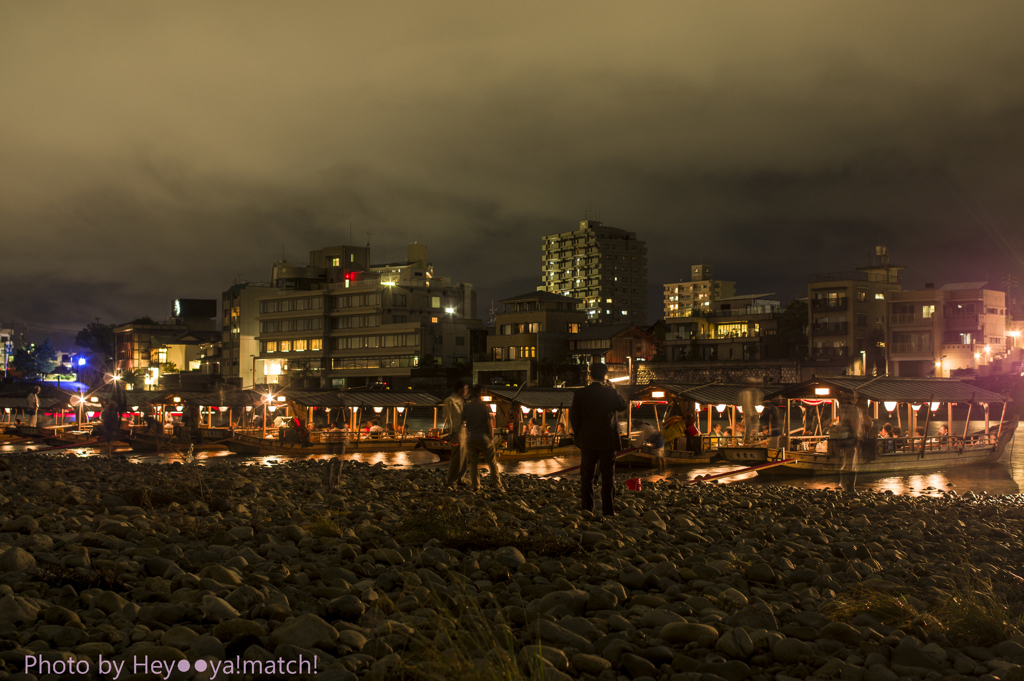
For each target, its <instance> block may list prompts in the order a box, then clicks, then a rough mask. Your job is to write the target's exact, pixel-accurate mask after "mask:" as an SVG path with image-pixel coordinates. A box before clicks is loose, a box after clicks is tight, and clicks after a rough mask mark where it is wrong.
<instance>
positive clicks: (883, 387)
mask: <svg viewBox="0 0 1024 681" xmlns="http://www.w3.org/2000/svg"><path fill="white" fill-rule="evenodd" d="M815 388H829V389H830V390H831V391H832V392H831V393H830V394H829V395H828V396H825V395H818V394H816V393H815V390H814V389H815ZM854 392H856V393H857V394H858V395H859V396H861V397H864V398H867V399H869V400H874V401H876V402H1009V401H1010V399H1009V398H1008V397H1006V396H1005V395H1000V394H999V393H996V392H992V391H991V390H985V389H984V388H978V387H976V386H973V385H970V384H968V383H964V382H963V381H961V380H958V379H955V378H903V377H891V376H880V377H871V376H822V377H818V376H815V377H814V378H812V379H811V380H809V381H805V382H803V383H798V384H796V385H791V386H786V387H783V388H780V389H778V390H776V391H774V392H772V393H768V391H767V390H766V391H765V394H766V395H768V396H769V397H775V396H780V397H789V398H809V399H822V398H823V397H826V398H827V399H831V398H834V397H835V396H836V394H837V393H838V394H847V395H852V394H853V393H854Z"/></svg>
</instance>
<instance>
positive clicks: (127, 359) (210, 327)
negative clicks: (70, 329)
mask: <svg viewBox="0 0 1024 681" xmlns="http://www.w3.org/2000/svg"><path fill="white" fill-rule="evenodd" d="M216 317H217V301H216V300H191V299H178V300H175V301H174V311H173V313H172V314H171V316H170V317H169V318H168V319H167V321H166V322H164V323H162V324H161V323H152V324H151V323H148V322H147V323H135V322H132V323H129V324H123V325H121V326H118V327H116V328H115V329H114V372H115V373H116V374H118V375H120V374H123V373H125V372H126V371H133V372H135V373H138V374H145V385H146V386H148V387H152V388H155V387H156V386H157V385H158V382H159V378H160V372H161V369H160V367H161V365H163V366H165V367H166V366H169V365H171V364H173V365H174V370H176V371H189V370H190V368H191V367H192V366H193V362H196V360H199V359H200V358H201V357H202V349H201V348H200V347H199V346H200V345H201V344H202V343H206V342H209V341H210V340H212V337H213V336H215V335H217V330H216V326H217V319H216ZM161 350H162V352H161ZM195 368H196V369H198V364H196V365H195Z"/></svg>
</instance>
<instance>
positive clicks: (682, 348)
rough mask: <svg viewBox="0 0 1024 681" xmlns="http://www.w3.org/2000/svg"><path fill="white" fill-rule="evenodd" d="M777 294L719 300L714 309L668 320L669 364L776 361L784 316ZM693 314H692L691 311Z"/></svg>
mask: <svg viewBox="0 0 1024 681" xmlns="http://www.w3.org/2000/svg"><path fill="white" fill-rule="evenodd" d="M728 283H730V284H731V283H732V282H728ZM773 295H775V294H774V293H759V294H750V295H741V296H730V297H728V298H719V299H716V300H714V301H712V302H711V303H710V309H705V308H703V307H701V308H700V309H699V311H697V312H695V313H694V314H691V315H689V316H685V317H673V318H671V319H667V320H666V323H667V324H668V326H669V333H668V334H667V335H666V338H665V358H666V360H668V361H669V362H680V361H687V360H689V361H694V360H695V361H718V360H748V361H752V360H763V359H776V357H774V356H773V355H775V354H778V353H777V352H775V350H776V348H774V347H773V342H774V340H775V337H776V334H777V332H778V328H779V318H780V317H781V315H782V304H781V303H780V302H779V301H778V300H772V299H771V298H770V296H773ZM688 311H689V310H688Z"/></svg>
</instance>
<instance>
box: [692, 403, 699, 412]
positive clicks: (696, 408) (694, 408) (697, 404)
mask: <svg viewBox="0 0 1024 681" xmlns="http://www.w3.org/2000/svg"><path fill="white" fill-rule="evenodd" d="M693 410H694V411H700V402H694V403H693Z"/></svg>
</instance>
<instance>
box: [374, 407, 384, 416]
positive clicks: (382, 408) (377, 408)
mask: <svg viewBox="0 0 1024 681" xmlns="http://www.w3.org/2000/svg"><path fill="white" fill-rule="evenodd" d="M382 411H384V407H374V408H373V413H374V414H379V413H381V412H382Z"/></svg>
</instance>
